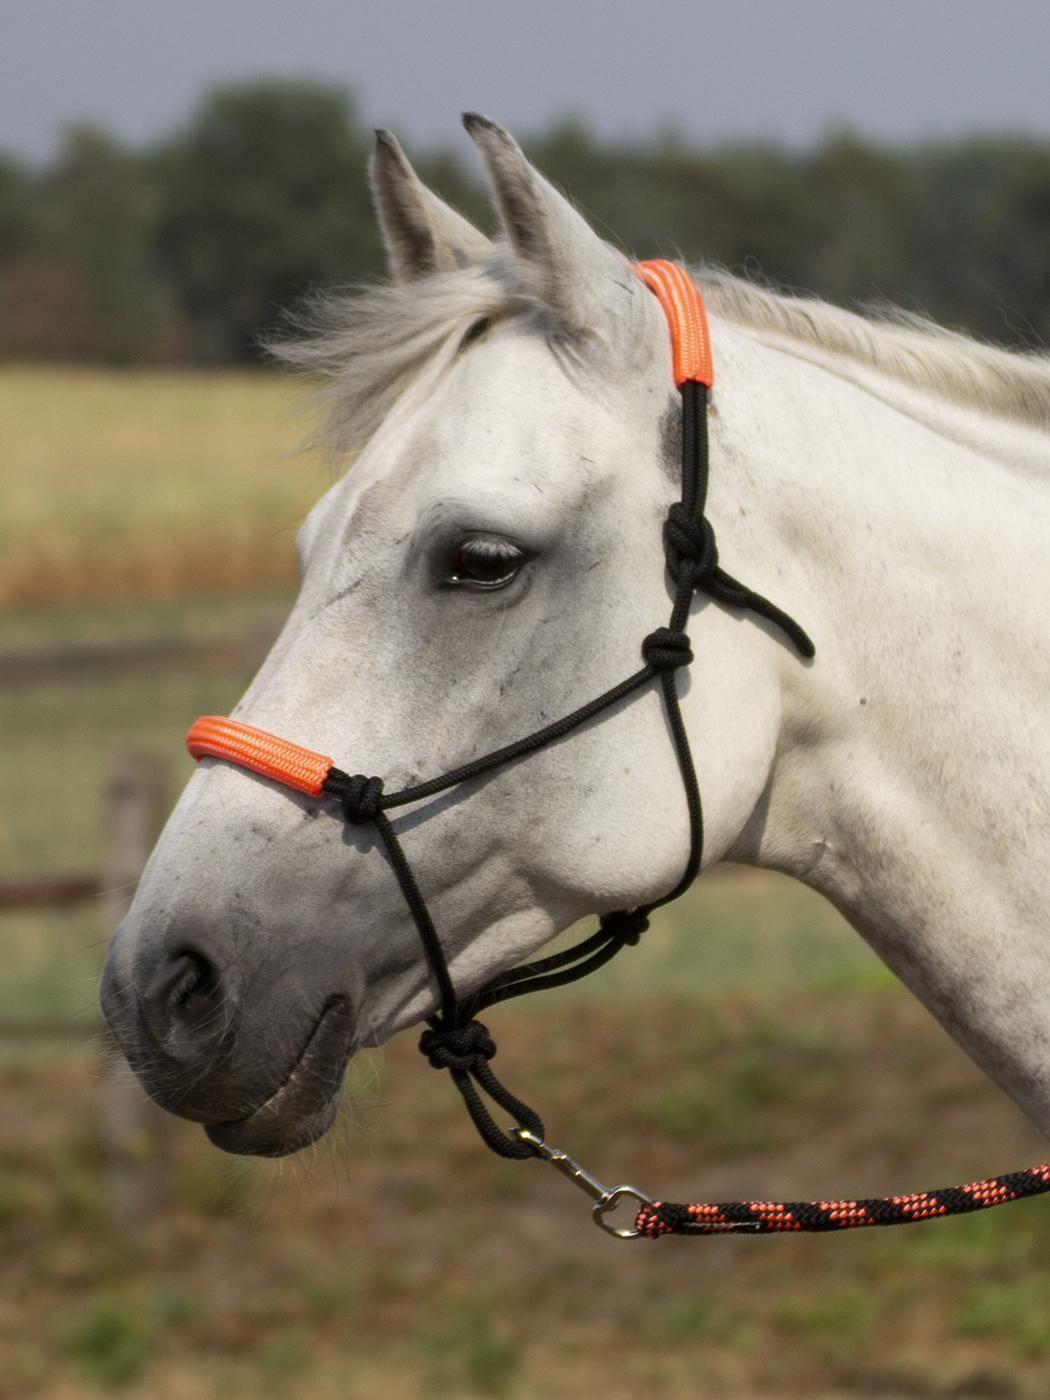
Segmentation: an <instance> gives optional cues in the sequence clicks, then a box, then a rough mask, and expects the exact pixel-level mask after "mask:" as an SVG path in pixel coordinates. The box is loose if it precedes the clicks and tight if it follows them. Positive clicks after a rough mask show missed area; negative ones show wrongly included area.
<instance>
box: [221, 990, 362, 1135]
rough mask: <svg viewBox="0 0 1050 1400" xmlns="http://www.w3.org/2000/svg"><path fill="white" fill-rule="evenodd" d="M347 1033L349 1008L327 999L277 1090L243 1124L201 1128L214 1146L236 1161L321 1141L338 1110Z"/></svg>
mask: <svg viewBox="0 0 1050 1400" xmlns="http://www.w3.org/2000/svg"><path fill="white" fill-rule="evenodd" d="M352 1031H353V1021H352V1018H351V1014H350V1005H349V1002H348V1001H347V999H346V998H345V997H333V998H332V999H331V1000H330V1001H329V1002H328V1003H327V1004H326V1006H325V1008H324V1010H323V1011H322V1012H321V1015H320V1017H319V1018H318V1021H317V1024H316V1026H315V1027H314V1029H313V1031H312V1033H311V1035H310V1039H309V1040H308V1041H307V1043H306V1046H305V1048H304V1050H303V1053H302V1054H301V1055H300V1056H299V1059H298V1060H297V1061H296V1063H295V1065H294V1066H293V1067H292V1070H291V1073H290V1074H289V1075H288V1078H287V1079H286V1080H285V1081H284V1083H283V1084H282V1085H281V1086H280V1088H279V1089H277V1090H275V1091H274V1093H272V1094H271V1095H270V1097H269V1098H268V1099H267V1100H266V1102H265V1103H263V1104H260V1105H259V1107H258V1108H256V1109H253V1110H252V1112H251V1113H249V1114H248V1115H247V1116H246V1117H244V1118H233V1119H229V1120H227V1121H226V1122H221V1123H208V1124H206V1125H205V1128H204V1131H205V1132H206V1133H207V1135H208V1137H209V1138H210V1139H211V1141H212V1142H213V1143H214V1144H215V1146H216V1147H220V1148H221V1149H222V1150H223V1151H224V1152H232V1153H236V1154H238V1155H239V1156H248V1157H286V1156H288V1155H289V1154H290V1153H292V1152H298V1151H300V1149H301V1148H304V1147H309V1145H310V1144H311V1143H312V1142H316V1141H317V1139H318V1138H319V1137H323V1136H324V1134H325V1133H326V1132H327V1131H328V1129H329V1128H330V1127H331V1126H332V1124H333V1122H334V1121H335V1115H336V1112H337V1110H338V1107H339V1090H340V1087H341V1085H342V1082H343V1075H344V1074H345V1073H346V1066H347V1064H348V1062H349V1060H350V1055H351V1052H352V1048H353V1047H352Z"/></svg>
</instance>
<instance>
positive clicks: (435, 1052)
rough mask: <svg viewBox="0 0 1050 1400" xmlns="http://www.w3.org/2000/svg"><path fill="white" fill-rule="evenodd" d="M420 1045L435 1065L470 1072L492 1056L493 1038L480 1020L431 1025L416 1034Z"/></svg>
mask: <svg viewBox="0 0 1050 1400" xmlns="http://www.w3.org/2000/svg"><path fill="white" fill-rule="evenodd" d="M419 1048H420V1050H421V1051H422V1052H423V1054H424V1055H425V1056H426V1057H427V1060H428V1061H429V1063H430V1064H432V1065H433V1066H434V1068H435V1069H450V1070H459V1071H463V1072H465V1073H468V1074H469V1073H471V1072H473V1071H474V1070H476V1069H477V1068H478V1066H479V1065H484V1064H485V1063H486V1062H487V1061H489V1060H491V1059H492V1057H493V1055H495V1053H496V1042H495V1041H494V1040H493V1039H492V1037H491V1036H490V1035H489V1032H488V1027H487V1026H483V1025H482V1024H481V1022H480V1021H467V1022H466V1024H465V1025H462V1026H431V1027H430V1028H429V1029H428V1030H425V1031H424V1032H423V1034H422V1035H421V1036H420V1037H419Z"/></svg>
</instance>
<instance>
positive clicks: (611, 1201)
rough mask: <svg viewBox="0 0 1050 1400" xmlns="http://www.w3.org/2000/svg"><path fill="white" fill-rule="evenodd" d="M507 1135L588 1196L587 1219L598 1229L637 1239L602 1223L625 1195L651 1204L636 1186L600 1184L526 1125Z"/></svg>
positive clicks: (637, 1232) (634, 1233) (633, 1232)
mask: <svg viewBox="0 0 1050 1400" xmlns="http://www.w3.org/2000/svg"><path fill="white" fill-rule="evenodd" d="M508 1131H509V1133H510V1136H511V1137H514V1138H517V1140H518V1141H519V1142H524V1143H525V1144H526V1145H527V1146H528V1147H531V1148H532V1150H533V1152H534V1153H535V1155H536V1156H537V1157H539V1158H540V1160H541V1161H543V1162H549V1163H550V1165H551V1166H552V1167H554V1168H555V1169H556V1170H557V1171H559V1172H561V1174H562V1176H567V1177H568V1178H569V1180H570V1181H571V1182H573V1183H574V1185H576V1186H578V1187H579V1188H580V1190H581V1191H582V1192H583V1193H584V1195H585V1196H589V1197H590V1198H591V1200H592V1201H593V1202H594V1205H593V1206H592V1207H591V1219H592V1220H593V1221H594V1223H595V1225H597V1226H598V1228H599V1229H600V1230H604V1231H605V1233H606V1234H607V1235H614V1236H615V1237H616V1239H618V1240H636V1239H639V1238H641V1231H640V1230H635V1229H633V1228H632V1229H629V1230H627V1229H622V1228H620V1229H618V1228H617V1227H616V1226H615V1225H610V1224H608V1223H607V1222H606V1220H605V1216H606V1215H607V1214H608V1213H609V1211H611V1210H614V1209H615V1208H616V1206H618V1205H619V1204H620V1202H621V1201H622V1200H623V1199H624V1197H629V1198H630V1199H631V1200H634V1201H637V1202H638V1204H639V1205H645V1206H651V1205H652V1200H651V1199H650V1198H649V1197H648V1196H647V1195H645V1193H644V1192H642V1191H639V1190H638V1188H637V1187H636V1186H603V1185H602V1183H601V1182H600V1181H599V1180H598V1179H597V1177H594V1176H592V1175H591V1174H590V1172H589V1171H587V1170H586V1168H584V1167H581V1166H580V1164H579V1162H577V1161H575V1160H574V1159H573V1158H572V1157H570V1156H569V1154H568V1153H567V1152H563V1151H562V1150H561V1148H560V1147H552V1146H551V1145H550V1143H548V1142H544V1140H543V1139H542V1138H541V1137H538V1136H537V1135H536V1134H535V1133H534V1132H531V1131H530V1130H529V1129H528V1128H522V1127H518V1126H514V1127H511V1128H510V1129H508Z"/></svg>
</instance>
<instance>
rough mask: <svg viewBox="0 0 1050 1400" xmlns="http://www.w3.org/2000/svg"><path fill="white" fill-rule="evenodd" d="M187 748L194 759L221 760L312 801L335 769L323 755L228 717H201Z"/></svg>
mask: <svg viewBox="0 0 1050 1400" xmlns="http://www.w3.org/2000/svg"><path fill="white" fill-rule="evenodd" d="M186 747H187V748H188V749H189V751H190V753H191V754H192V755H193V757H194V758H222V759H225V760H226V762H227V763H236V764H237V766H238V767H239V768H248V769H250V770H251V771H252V772H253V773H259V774H261V776H262V777H264V778H273V779H274V781H275V782H278V783H284V785H285V787H290V788H295V789H296V790H297V791H298V792H305V793H309V795H310V796H311V797H317V796H318V795H319V793H320V791H321V788H322V786H323V784H324V780H325V778H327V776H328V773H329V771H330V769H331V768H332V760H331V759H330V758H326V757H325V755H324V754H322V753H314V751H313V749H304V748H303V746H302V745H301V744H293V743H290V742H289V740H287V739H281V738H279V737H278V736H277V735H276V734H269V733H267V731H266V730H265V729H256V728H254V727H253V726H252V725H250V724H242V723H241V722H240V720H237V719H227V718H226V716H225V715H201V717H200V719H197V720H194V722H193V723H192V724H191V725H190V730H189V733H188V734H187V735H186Z"/></svg>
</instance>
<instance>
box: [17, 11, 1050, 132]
mask: <svg viewBox="0 0 1050 1400" xmlns="http://www.w3.org/2000/svg"><path fill="white" fill-rule="evenodd" d="M1048 61H1050V0H719V2H718V3H717V4H716V3H711V0H656V3H655V4H653V3H646V2H645V0H631V3H627V2H626V0H516V3H514V4H509V3H502V0H380V2H377V3H372V0H0V149H7V150H9V151H14V152H16V153H18V154H21V155H22V156H25V157H29V158H31V159H34V160H40V159H45V158H46V157H47V156H48V154H49V153H50V152H51V151H53V149H54V146H55V141H56V136H57V134H58V133H59V132H60V130H61V128H62V127H63V125H64V124H67V123H69V122H72V121H77V120H81V119H85V118H88V119H92V120H95V121H99V122H101V123H103V124H104V125H106V126H108V127H109V128H111V129H112V130H113V131H115V132H116V133H117V134H118V135H120V136H122V137H124V138H126V139H128V140H130V141H133V142H140V141H145V140H148V139H149V138H151V137H154V136H157V135H159V134H161V133H164V132H166V131H168V130H170V129H171V128H172V126H173V125H175V124H176V123H178V122H179V121H180V120H182V119H183V118H184V117H185V116H186V115H187V113H188V112H189V111H190V110H191V108H192V106H193V103H194V102H195V100H196V99H197V98H198V97H199V95H200V94H201V93H202V91H204V90H205V89H206V88H207V87H208V86H209V85H211V84H213V83H215V82H218V81H220V80H226V79H241V78H247V77H249V76H254V75H259V74H268V75H275V74H276V75H288V76H295V77H303V76H307V77H314V78H321V79H326V80H331V81H335V82H339V83H345V84H346V85H347V86H348V87H350V88H351V89H352V90H353V91H354V92H355V94H356V95H357V97H358V100H359V103H360V107H361V112H362V115H363V116H364V118H365V119H366V120H367V121H369V122H371V123H372V124H375V125H390V126H392V127H394V128H395V130H397V131H398V132H399V133H400V134H401V135H402V137H403V138H404V139H405V140H406V141H409V142H412V143H414V144H416V145H417V146H418V145H432V144H444V143H446V142H448V141H451V140H456V139H457V137H458V131H457V125H456V123H457V118H458V114H459V112H460V110H461V109H463V108H476V109H478V110H480V111H484V112H487V113H488V114H489V115H490V116H493V117H496V118H497V119H498V120H500V121H502V122H504V123H505V124H506V125H507V126H509V127H510V128H511V129H512V130H514V131H515V132H517V133H518V134H519V135H527V134H528V133H529V132H530V131H536V130H538V129H540V128H541V127H543V126H545V125H546V124H547V123H548V122H549V121H550V120H551V119H552V118H555V117H557V116H562V115H565V114H568V113H574V114H577V115H579V116H581V117H583V118H585V119H586V120H587V121H589V122H590V123H591V124H592V125H593V126H594V127H595V128H596V129H597V130H598V131H599V132H600V133H602V134H605V135H617V136H622V135H626V136H635V137H645V136H648V135H650V134H651V133H653V132H654V131H658V130H660V129H661V128H665V127H669V126H670V127H675V128H678V129H679V130H680V131H681V132H682V133H683V134H684V135H686V136H688V137H690V138H700V139H710V140H720V139H724V138H732V137H755V136H757V137H774V138H777V139H779V140H781V141H783V142H786V143H789V144H791V145H796V146H797V145H800V144H806V143H809V142H811V141H813V140H814V139H816V138H818V137H819V136H820V135H821V134H822V133H823V132H824V131H826V130H827V129H828V128H829V127H833V126H842V125H848V126H850V127H852V128H854V129H855V130H857V131H860V132H862V133H865V134H868V135H872V136H876V137H881V138H884V139H888V140H890V141H895V142H906V141H909V140H912V139H915V138H921V137H929V136H944V135H957V134H959V133H960V132H968V131H974V130H995V131H1004V130H1009V131H1022V132H1031V133H1037V134H1041V135H1044V136H1050V91H1048V88H1050V84H1048V76H1047V70H1048Z"/></svg>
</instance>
